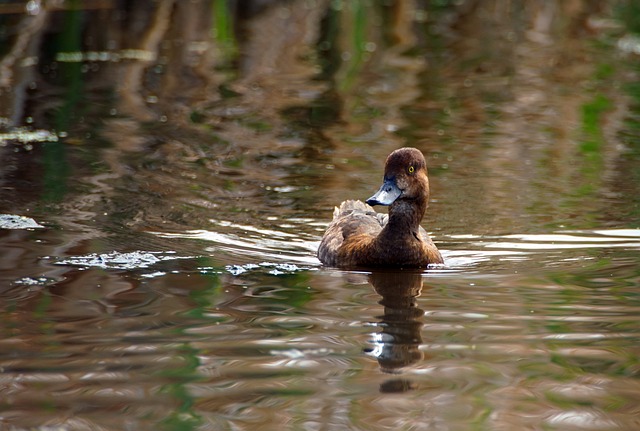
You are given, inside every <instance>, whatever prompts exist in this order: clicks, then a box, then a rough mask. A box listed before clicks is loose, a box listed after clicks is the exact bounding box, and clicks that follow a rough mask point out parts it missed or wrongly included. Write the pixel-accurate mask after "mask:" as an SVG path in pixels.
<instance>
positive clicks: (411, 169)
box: [407, 166, 415, 174]
mask: <svg viewBox="0 0 640 431" xmlns="http://www.w3.org/2000/svg"><path fill="white" fill-rule="evenodd" d="M407 171H408V172H409V173H410V174H412V173H413V171H415V168H414V167H413V166H409V169H407Z"/></svg>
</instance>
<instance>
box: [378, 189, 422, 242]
mask: <svg viewBox="0 0 640 431" xmlns="http://www.w3.org/2000/svg"><path fill="white" fill-rule="evenodd" d="M426 209H427V201H426V200H425V199H421V198H418V199H412V200H405V199H401V200H397V201H395V202H394V203H393V204H391V206H390V207H389V222H388V223H387V226H385V229H384V230H387V232H393V234H394V236H398V235H400V236H403V235H407V236H415V237H417V235H418V230H419V229H420V222H421V221H422V217H424V213H425V211H426Z"/></svg>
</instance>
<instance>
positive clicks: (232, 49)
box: [213, 1, 238, 60]
mask: <svg viewBox="0 0 640 431" xmlns="http://www.w3.org/2000/svg"><path fill="white" fill-rule="evenodd" d="M228 3H229V2H226V1H214V2H213V39H214V40H215V41H216V42H218V44H219V46H220V48H221V49H222V51H223V54H224V56H225V57H226V58H227V60H231V59H232V57H233V56H235V55H236V53H237V52H238V48H237V43H236V39H235V35H234V33H233V15H232V14H231V12H230V11H229V6H228Z"/></svg>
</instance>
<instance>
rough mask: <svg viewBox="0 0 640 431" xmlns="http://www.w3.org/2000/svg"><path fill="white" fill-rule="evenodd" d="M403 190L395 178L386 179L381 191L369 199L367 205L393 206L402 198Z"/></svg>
mask: <svg viewBox="0 0 640 431" xmlns="http://www.w3.org/2000/svg"><path fill="white" fill-rule="evenodd" d="M401 194H402V190H400V189H399V188H398V185H397V184H396V180H395V178H385V180H384V183H382V187H380V190H378V191H377V192H376V194H375V195H373V196H371V197H370V198H369V199H367V204H369V205H371V206H373V205H391V204H392V203H393V202H395V200H396V199H398V198H399V197H400V195H401Z"/></svg>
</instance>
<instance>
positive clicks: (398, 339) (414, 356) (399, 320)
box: [368, 271, 424, 392]
mask: <svg viewBox="0 0 640 431" xmlns="http://www.w3.org/2000/svg"><path fill="white" fill-rule="evenodd" d="M369 282H370V283H371V284H372V285H373V288H374V289H375V291H376V292H377V293H378V294H379V295H380V296H382V299H381V300H380V302H379V303H380V304H381V305H382V306H384V315H382V316H379V318H380V323H379V326H380V327H381V328H382V331H381V332H379V333H378V334H376V336H375V339H374V347H373V348H372V349H371V350H370V351H369V352H368V353H369V354H370V355H372V356H375V357H376V359H377V360H378V363H379V364H380V369H381V370H382V371H383V372H385V373H389V374H398V373H399V372H400V369H401V368H403V367H406V366H409V365H411V364H414V363H416V362H418V361H420V360H421V359H423V353H422V352H421V351H420V344H421V343H422V336H421V329H422V325H423V323H422V321H421V317H422V315H423V314H424V312H423V311H422V310H421V309H420V308H418V306H417V298H418V296H420V293H421V291H422V274H421V273H420V272H404V271H396V272H374V273H371V274H370V275H369ZM414 386H415V385H414V384H412V383H411V382H410V381H408V380H406V379H391V380H387V381H386V382H384V383H382V385H381V386H380V391H381V392H406V391H408V390H411V389H413V388H414Z"/></svg>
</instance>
